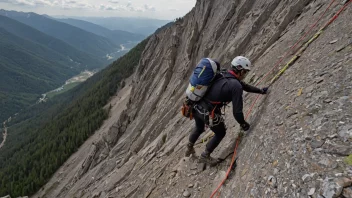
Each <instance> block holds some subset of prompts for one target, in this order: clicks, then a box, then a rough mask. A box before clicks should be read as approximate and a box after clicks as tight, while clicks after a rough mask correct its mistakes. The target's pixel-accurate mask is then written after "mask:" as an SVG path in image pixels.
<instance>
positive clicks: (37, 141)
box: [0, 39, 148, 197]
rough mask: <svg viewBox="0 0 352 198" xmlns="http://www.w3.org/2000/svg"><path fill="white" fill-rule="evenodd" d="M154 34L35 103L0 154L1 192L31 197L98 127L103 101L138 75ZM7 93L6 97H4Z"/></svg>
mask: <svg viewBox="0 0 352 198" xmlns="http://www.w3.org/2000/svg"><path fill="white" fill-rule="evenodd" d="M147 42H148V39H145V40H144V41H142V42H141V43H140V44H138V45H137V46H136V47H134V48H133V49H132V50H131V51H130V52H129V53H127V54H126V55H125V56H123V57H121V58H119V59H118V60H116V61H115V62H113V63H112V64H111V65H110V66H108V67H107V68H105V69H104V70H102V71H100V72H99V73H97V74H96V75H94V76H93V77H91V78H90V79H88V80H87V81H86V82H85V83H82V84H80V85H78V86H77V87H75V88H73V89H72V90H69V91H67V92H65V93H63V94H61V95H58V96H56V97H54V98H53V99H51V100H49V101H48V102H46V103H43V104H39V105H36V106H34V107H29V109H28V110H26V111H24V112H21V113H20V114H19V115H18V116H17V117H15V118H14V119H13V120H12V121H11V122H10V123H9V124H10V127H9V129H8V137H7V142H6V144H5V146H4V147H3V148H2V151H1V153H0V196H5V195H8V194H9V195H10V196H12V197H16V196H30V195H33V194H34V193H35V192H36V191H38V190H39V189H40V188H41V187H42V186H43V185H44V184H45V183H46V182H47V181H48V180H49V179H50V177H51V176H52V175H53V174H54V172H55V171H56V170H57V169H58V168H59V167H60V166H61V165H62V164H63V163H64V162H65V161H66V160H67V159H68V158H69V157H70V155H71V154H73V153H74V152H75V151H76V150H77V149H78V148H79V147H80V146H81V145H82V144H83V143H84V142H85V140H86V139H87V138H88V137H90V136H91V135H92V134H93V133H94V132H95V130H97V129H98V128H99V127H100V126H101V124H102V123H103V121H104V120H105V119H106V118H107V116H108V113H109V112H108V111H107V110H104V109H103V106H104V105H105V104H106V103H107V102H108V100H109V98H110V97H111V96H112V95H114V94H115V93H116V91H117V89H118V86H119V84H120V82H121V81H122V80H123V79H125V78H127V77H129V76H130V75H132V73H133V71H134V69H135V67H136V66H137V65H138V62H139V60H140V57H141V54H142V52H143V50H144V48H145V46H146V43H147ZM0 97H1V96H0Z"/></svg>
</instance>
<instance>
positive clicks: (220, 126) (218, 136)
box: [189, 109, 226, 153]
mask: <svg viewBox="0 0 352 198" xmlns="http://www.w3.org/2000/svg"><path fill="white" fill-rule="evenodd" d="M193 116H194V121H195V124H196V126H195V128H194V129H193V131H192V133H191V135H190V136H189V142H191V143H193V144H194V143H195V142H196V141H197V139H198V138H199V136H200V135H201V134H202V133H203V132H204V127H205V124H206V123H208V119H209V118H208V116H204V115H203V114H201V113H199V110H196V109H193ZM218 116H221V114H220V115H218ZM210 129H211V130H212V131H213V132H214V133H215V135H214V136H213V137H212V138H211V140H210V141H209V142H208V144H207V146H206V150H207V151H208V152H209V153H212V152H213V151H214V150H215V148H216V147H217V146H218V145H219V144H220V142H221V140H222V139H223V138H224V137H225V135H226V126H225V123H224V121H223V120H220V121H219V122H218V123H215V124H214V126H213V127H210Z"/></svg>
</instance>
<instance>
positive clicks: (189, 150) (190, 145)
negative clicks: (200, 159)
mask: <svg viewBox="0 0 352 198" xmlns="http://www.w3.org/2000/svg"><path fill="white" fill-rule="evenodd" d="M193 146H194V144H193V143H191V142H189V143H188V144H187V149H186V154H185V156H186V157H189V156H190V155H192V154H195V153H196V151H195V150H194V147H193Z"/></svg>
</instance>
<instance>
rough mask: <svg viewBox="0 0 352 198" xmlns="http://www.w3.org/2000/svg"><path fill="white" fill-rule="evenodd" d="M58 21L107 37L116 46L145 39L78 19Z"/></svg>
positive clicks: (141, 36) (138, 35)
mask: <svg viewBox="0 0 352 198" xmlns="http://www.w3.org/2000/svg"><path fill="white" fill-rule="evenodd" d="M57 20H58V21H60V22H63V23H67V24H70V25H72V26H76V27H78V28H81V29H83V30H85V31H88V32H92V33H94V34H96V35H100V36H103V37H106V38H108V39H109V40H111V41H113V42H114V43H115V44H116V45H121V44H125V43H128V42H130V41H141V40H143V39H144V38H145V36H144V35H140V34H134V33H131V32H126V31H122V30H109V29H107V28H104V27H102V26H99V25H96V24H94V23H90V22H87V21H82V20H78V19H71V18H68V19H57Z"/></svg>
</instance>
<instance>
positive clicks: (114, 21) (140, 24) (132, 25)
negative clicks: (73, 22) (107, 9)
mask: <svg viewBox="0 0 352 198" xmlns="http://www.w3.org/2000/svg"><path fill="white" fill-rule="evenodd" d="M78 18H79V19H82V20H85V21H89V22H92V23H95V24H98V25H100V26H103V27H105V28H108V29H110V30H124V31H128V32H132V33H135V34H142V35H145V36H148V35H150V34H153V33H154V31H155V30H156V29H158V28H159V27H161V26H163V25H165V24H167V23H169V22H170V21H169V20H159V19H148V18H125V17H104V18H100V17H78Z"/></svg>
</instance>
